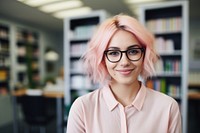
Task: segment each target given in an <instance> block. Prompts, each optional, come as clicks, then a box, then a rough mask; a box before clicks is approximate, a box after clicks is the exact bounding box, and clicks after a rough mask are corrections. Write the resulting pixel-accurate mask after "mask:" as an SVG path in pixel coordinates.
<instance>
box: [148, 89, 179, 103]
mask: <svg viewBox="0 0 200 133" xmlns="http://www.w3.org/2000/svg"><path fill="white" fill-rule="evenodd" d="M147 98H148V99H150V100H151V101H153V102H155V103H157V104H160V105H164V106H166V105H168V106H178V103H177V101H176V100H175V99H174V98H172V97H170V96H168V95H167V94H164V93H162V92H158V91H155V90H153V89H149V88H147Z"/></svg>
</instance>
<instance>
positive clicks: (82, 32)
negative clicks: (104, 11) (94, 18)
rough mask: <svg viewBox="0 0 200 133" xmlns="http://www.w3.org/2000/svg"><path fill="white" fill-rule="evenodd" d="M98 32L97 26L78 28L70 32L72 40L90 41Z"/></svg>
mask: <svg viewBox="0 0 200 133" xmlns="http://www.w3.org/2000/svg"><path fill="white" fill-rule="evenodd" d="M95 30H96V25H85V26H77V27H76V28H75V29H74V30H73V31H70V34H71V35H70V36H71V38H72V39H88V38H90V37H91V36H92V34H93V33H94V31H95Z"/></svg>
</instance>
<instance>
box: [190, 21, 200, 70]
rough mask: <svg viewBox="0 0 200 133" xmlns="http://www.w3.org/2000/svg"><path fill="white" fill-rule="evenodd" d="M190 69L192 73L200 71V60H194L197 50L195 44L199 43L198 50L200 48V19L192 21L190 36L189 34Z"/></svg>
mask: <svg viewBox="0 0 200 133" xmlns="http://www.w3.org/2000/svg"><path fill="white" fill-rule="evenodd" d="M189 38H190V39H189V50H190V51H189V55H190V57H189V59H190V60H189V61H190V64H189V68H190V70H191V71H193V70H196V71H200V58H197V59H195V60H194V58H193V54H194V50H195V43H197V41H198V46H199V47H198V48H200V19H191V20H190V34H189Z"/></svg>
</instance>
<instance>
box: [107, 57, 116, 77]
mask: <svg viewBox="0 0 200 133" xmlns="http://www.w3.org/2000/svg"><path fill="white" fill-rule="evenodd" d="M105 65H106V68H107V70H108V72H109V74H111V73H112V70H113V69H114V68H115V66H116V64H115V63H111V62H109V61H108V60H105Z"/></svg>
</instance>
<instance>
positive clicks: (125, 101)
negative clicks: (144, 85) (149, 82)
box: [110, 81, 141, 106]
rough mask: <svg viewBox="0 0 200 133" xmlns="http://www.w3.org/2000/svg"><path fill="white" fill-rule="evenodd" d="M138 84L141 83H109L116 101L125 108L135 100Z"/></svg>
mask: <svg viewBox="0 0 200 133" xmlns="http://www.w3.org/2000/svg"><path fill="white" fill-rule="evenodd" d="M140 84H141V83H140V82H139V81H137V82H136V83H134V84H131V85H127V84H116V83H111V84H110V88H111V90H112V92H113V94H114V96H115V98H116V99H117V101H118V102H120V103H121V104H122V105H123V106H127V105H130V104H131V103H132V102H133V100H134V99H135V97H136V95H137V93H138V91H139V89H140V86H141V85H140Z"/></svg>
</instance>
